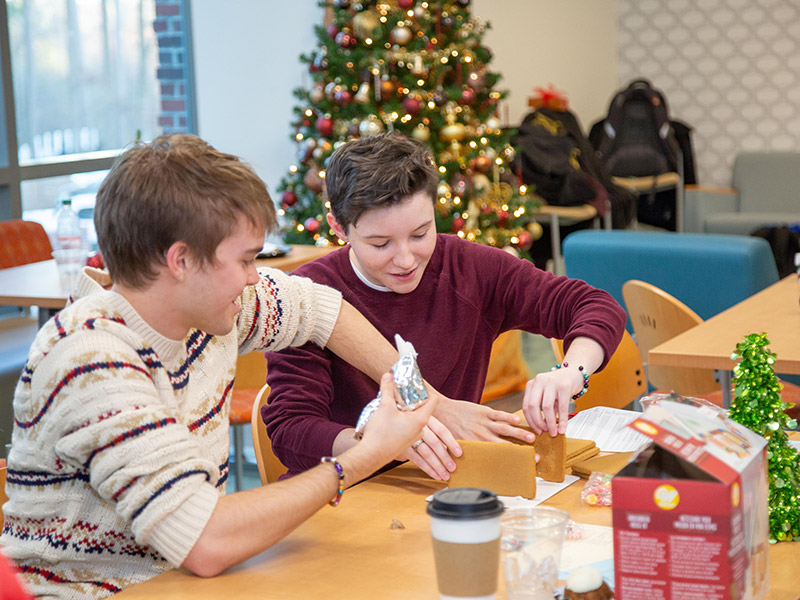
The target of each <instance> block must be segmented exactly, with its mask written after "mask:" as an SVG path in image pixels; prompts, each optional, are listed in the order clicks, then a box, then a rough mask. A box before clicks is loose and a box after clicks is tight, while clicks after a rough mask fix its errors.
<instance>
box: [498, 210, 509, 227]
mask: <svg viewBox="0 0 800 600" xmlns="http://www.w3.org/2000/svg"><path fill="white" fill-rule="evenodd" d="M506 221H508V211H505V210H500V211H497V226H498V227H505V226H506Z"/></svg>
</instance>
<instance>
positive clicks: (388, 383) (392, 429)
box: [360, 373, 439, 466]
mask: <svg viewBox="0 0 800 600" xmlns="http://www.w3.org/2000/svg"><path fill="white" fill-rule="evenodd" d="M398 400H399V396H398V394H397V388H396V387H395V384H394V379H393V378H392V375H391V373H386V374H384V375H383V377H382V378H381V403H380V406H379V407H378V410H376V411H375V412H374V413H373V414H372V416H371V417H370V419H369V421H368V422H367V426H366V427H365V428H364V437H363V438H362V440H361V442H360V445H361V446H366V447H368V448H369V449H370V451H372V452H374V453H375V454H376V455H377V456H380V457H383V458H382V462H381V463H380V465H384V464H386V463H387V462H389V461H391V460H393V459H394V457H396V456H398V455H399V454H400V453H401V452H405V451H406V450H407V449H408V448H409V446H411V445H412V444H414V443H415V442H416V441H417V440H419V439H421V438H422V435H423V429H426V428H427V427H426V425H427V424H428V420H429V419H430V418H431V414H432V413H433V411H434V410H435V408H436V406H437V404H438V400H439V399H438V397H436V396H434V397H430V398H428V399H427V400H426V401H425V402H424V403H423V404H422V405H421V406H420V407H418V408H417V409H415V410H406V411H403V410H399V409H398V408H397V402H398ZM380 465H379V466H380Z"/></svg>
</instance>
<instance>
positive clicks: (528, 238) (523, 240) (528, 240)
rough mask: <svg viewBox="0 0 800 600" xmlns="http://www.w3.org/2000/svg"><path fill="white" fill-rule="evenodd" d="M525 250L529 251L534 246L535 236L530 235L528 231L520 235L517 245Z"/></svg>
mask: <svg viewBox="0 0 800 600" xmlns="http://www.w3.org/2000/svg"><path fill="white" fill-rule="evenodd" d="M517 246H519V247H520V248H522V249H523V250H527V249H528V248H530V247H531V246H533V236H532V235H531V234H530V233H528V232H527V231H523V232H522V233H520V234H519V243H518V244H517Z"/></svg>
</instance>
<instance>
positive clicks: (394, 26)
mask: <svg viewBox="0 0 800 600" xmlns="http://www.w3.org/2000/svg"><path fill="white" fill-rule="evenodd" d="M469 4H470V0H443V1H427V2H426V1H423V0H378V1H375V0H372V1H370V0H361V1H360V2H352V1H351V0H335V1H333V2H323V3H321V5H322V6H325V7H326V8H327V9H328V15H329V19H328V20H329V21H330V24H329V26H328V27H327V28H326V27H322V26H317V27H315V31H316V35H317V40H318V42H319V47H318V48H316V49H314V50H313V51H312V52H311V53H310V54H307V55H306V54H303V55H301V57H300V60H301V61H302V62H303V63H305V64H306V65H308V68H309V71H310V73H311V79H312V82H311V85H310V86H309V88H308V89H306V88H300V89H297V90H295V92H294V93H295V97H296V98H297V99H298V104H297V105H296V106H295V109H294V112H295V115H296V121H295V123H294V128H295V134H294V139H295V140H296V142H297V164H295V165H292V166H290V167H289V172H288V173H287V175H286V176H285V177H284V179H283V180H282V182H281V184H280V186H279V188H278V190H279V191H280V192H281V198H280V203H281V206H280V208H279V212H280V214H281V215H283V217H284V222H285V223H286V226H287V229H288V230H287V232H286V235H285V239H286V241H287V242H289V243H293V244H303V243H306V244H309V243H315V244H317V245H328V244H331V243H336V241H337V238H336V237H335V235H334V233H333V231H331V230H330V229H329V228H328V226H327V223H326V221H325V213H326V212H327V208H326V206H325V204H324V199H323V195H322V189H323V184H324V177H325V165H326V161H327V159H328V157H329V156H330V155H331V153H332V152H333V151H334V150H335V149H336V148H338V147H339V146H340V145H341V144H343V143H345V142H346V141H347V140H349V139H353V138H357V137H359V136H368V135H375V134H378V133H380V132H383V131H395V132H398V133H402V134H404V135H407V136H410V137H412V138H414V139H416V140H418V141H420V142H422V143H425V144H427V145H428V146H429V148H430V149H431V153H432V155H433V157H434V160H435V161H436V164H437V166H438V168H439V173H440V176H441V177H440V184H439V188H438V192H437V196H438V197H437V201H436V207H437V210H436V225H437V230H438V231H440V232H448V233H455V234H457V235H459V236H460V237H463V238H465V239H469V240H474V241H477V242H480V243H485V244H489V245H492V246H498V247H509V246H511V247H514V248H516V249H517V250H518V251H519V252H520V253H521V254H523V255H526V256H527V254H526V251H527V249H528V248H530V246H531V244H532V243H533V241H534V239H535V238H537V237H538V236H539V235H540V234H541V227H540V226H539V225H538V224H537V223H530V224H528V222H527V219H526V213H529V212H530V211H531V210H533V209H534V208H536V207H537V206H538V204H539V203H538V202H537V200H536V199H535V197H534V196H532V195H531V194H529V193H527V192H528V190H527V189H526V187H525V186H524V185H521V184H520V182H519V180H518V179H517V178H516V177H515V176H514V173H513V172H512V169H511V168H510V167H509V165H510V163H511V161H512V160H513V159H514V154H515V153H514V149H513V148H512V147H511V146H510V144H509V141H508V140H509V132H508V131H507V128H504V127H503V126H502V124H501V121H500V118H499V115H498V102H499V101H500V100H501V99H502V98H504V97H505V95H506V92H504V91H499V90H497V89H495V85H496V84H497V82H498V80H499V79H500V75H499V74H497V73H494V72H492V71H491V70H490V69H489V66H488V65H489V63H490V61H491V58H492V54H491V52H490V51H489V49H488V48H486V47H485V46H483V45H482V43H481V40H482V38H483V35H484V33H485V31H486V28H487V27H488V25H487V24H486V23H485V22H483V21H481V19H479V18H477V17H475V16H472V15H471V14H470V11H469Z"/></svg>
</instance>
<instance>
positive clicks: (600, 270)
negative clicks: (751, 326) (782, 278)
mask: <svg viewBox="0 0 800 600" xmlns="http://www.w3.org/2000/svg"><path fill="white" fill-rule="evenodd" d="M564 261H565V263H566V272H567V275H568V276H569V277H574V278H577V279H583V280H584V281H586V282H588V283H590V284H591V285H593V286H595V287H599V288H601V289H604V290H606V291H608V292H609V293H610V294H611V295H612V296H614V299H615V300H616V301H617V302H619V303H620V305H622V306H625V303H624V300H623V298H622V285H623V284H624V283H625V282H626V281H628V280H630V279H640V280H642V281H646V282H647V283H651V284H653V285H655V286H657V287H659V288H661V289H662V290H664V291H665V292H667V293H669V294H672V295H673V296H675V297H676V298H678V299H679V300H680V301H681V302H683V303H684V304H686V305H688V306H689V308H691V309H692V310H694V311H695V312H696V313H697V314H698V315H700V317H702V318H703V319H704V320H705V319H708V318H710V317H713V316H714V315H716V314H717V313H720V312H722V311H723V310H725V309H726V308H729V307H731V306H733V305H734V304H736V303H737V302H740V301H741V300H744V299H745V298H748V297H749V296H752V295H753V294H755V293H756V292H758V291H760V290H762V289H764V288H765V287H767V286H769V285H771V284H773V283H775V282H776V281H778V270H777V268H776V266H775V258H774V257H773V255H772V250H771V249H770V246H769V244H768V243H767V241H766V240H764V239H761V238H757V237H750V236H740V235H722V234H691V233H672V232H660V231H659V232H654V231H628V230H615V231H596V230H585V231H577V232H575V233H572V234H571V235H569V236H567V238H566V239H565V240H564ZM628 331H631V332H632V328H631V326H630V320H629V321H628Z"/></svg>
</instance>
